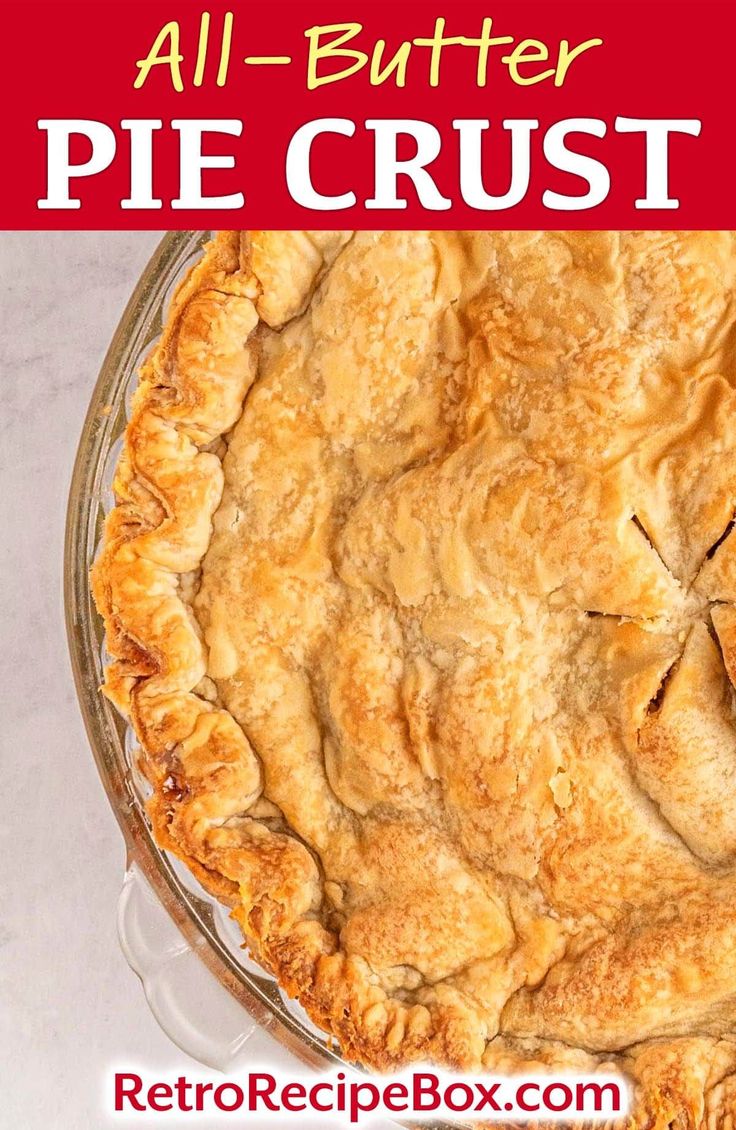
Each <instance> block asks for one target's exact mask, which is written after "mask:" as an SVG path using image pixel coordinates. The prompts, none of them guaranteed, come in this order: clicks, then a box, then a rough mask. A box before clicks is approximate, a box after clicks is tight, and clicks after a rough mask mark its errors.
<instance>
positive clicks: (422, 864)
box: [92, 231, 736, 1130]
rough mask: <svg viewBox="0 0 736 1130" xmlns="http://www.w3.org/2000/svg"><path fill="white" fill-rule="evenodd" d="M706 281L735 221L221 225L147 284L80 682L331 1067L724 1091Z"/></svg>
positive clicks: (731, 427) (714, 316) (680, 1099)
mask: <svg viewBox="0 0 736 1130" xmlns="http://www.w3.org/2000/svg"><path fill="white" fill-rule="evenodd" d="M735 277H736V248H735V246H734V239H733V235H732V233H718V232H712V233H709V232H706V233H682V232H680V233H615V232H598V233H595V232H591V233H582V232H578V233H540V232H527V233H521V232H517V233H504V232H473V233H454V232H376V233H372V232H359V233H350V232H261V231H253V232H244V233H238V232H225V233H220V234H219V235H218V236H217V237H216V239H215V240H214V241H213V242H211V243H210V244H208V246H207V248H206V250H205V253H204V255H203V257H202V258H201V260H200V261H199V262H198V264H197V265H196V266H195V267H194V269H193V270H192V271H191V272H190V273H189V275H188V276H187V277H186V279H185V280H184V281H183V282H182V283H181V284H180V286H179V288H178V289H177V291H176V293H175V295H174V298H173V301H172V305H171V310H170V311H169V315H168V318H167V322H166V326H165V329H164V332H163V335H162V338H161V340H160V342H159V344H158V345H157V346H156V348H155V350H154V352H153V354H152V356H151V357H150V358H149V360H148V361H147V362H146V364H145V365H144V367H143V371H142V373H141V384H140V388H139V389H138V391H137V393H136V395H135V398H134V403H133V410H132V415H131V419H130V423H129V425H128V428H127V430H126V436H125V446H124V449H123V452H122V455H121V457H120V462H119V465H118V469H117V474H116V478H115V484H114V489H115V495H116V506H115V509H114V510H113V511H112V513H111V514H110V516H109V517H108V519H107V522H106V527H105V539H104V546H103V551H102V554H101V556H100V558H99V560H98V562H97V564H96V565H95V567H94V570H93V576H92V582H93V590H94V596H95V600H96V603H97V606H98V609H99V611H100V613H101V615H102V616H103V617H104V620H105V625H106V630H107V646H108V650H109V652H110V655H111V657H112V662H111V664H110V666H109V667H108V668H107V672H106V684H105V692H106V693H107V694H108V695H109V697H110V698H111V699H112V701H113V702H114V703H115V704H116V706H118V708H119V709H120V710H122V711H123V712H124V713H126V714H127V715H128V716H129V717H130V719H131V721H132V723H133V725H134V726H135V729H136V733H137V735H138V737H139V740H140V743H141V747H142V765H143V768H144V770H145V773H146V775H147V777H148V779H149V780H150V782H151V784H152V786H153V790H154V791H153V796H152V798H151V800H150V802H149V813H150V817H151V820H152V824H153V827H154V831H155V833H156V836H157V839H158V841H159V843H160V844H161V845H162V846H163V847H165V848H167V849H168V850H171V851H173V852H174V853H176V854H177V855H178V856H179V857H180V858H182V859H183V860H184V861H185V862H186V863H187V864H188V865H189V866H190V867H191V868H192V870H193V871H194V873H195V874H196V875H197V877H198V878H199V879H200V880H201V881H202V882H203V883H204V885H205V886H206V887H208V889H210V890H211V891H212V892H213V893H214V894H216V895H217V897H219V898H221V899H222V900H223V901H224V902H226V903H227V904H228V905H229V906H231V907H232V913H233V916H234V917H235V918H236V920H237V921H238V922H239V924H240V926H241V928H242V931H243V935H244V937H245V939H246V941H247V944H248V945H249V947H250V949H251V950H252V952H253V953H254V954H255V956H256V957H257V958H258V960H260V961H261V962H262V963H263V964H264V965H266V966H267V967H268V968H270V969H271V970H273V972H274V973H275V975H276V976H277V977H278V979H279V982H280V984H281V985H282V986H283V987H284V988H285V990H286V991H287V992H288V993H290V994H291V995H293V996H295V997H297V998H298V999H299V1000H300V1001H301V1003H302V1004H303V1005H304V1007H305V1008H306V1009H307V1011H308V1012H309V1014H310V1015H311V1016H312V1018H313V1019H314V1020H315V1021H316V1022H317V1023H318V1024H320V1025H321V1026H322V1027H323V1028H324V1029H325V1030H326V1031H327V1032H329V1033H331V1034H332V1035H334V1036H335V1037H336V1038H337V1040H338V1041H339V1043H340V1047H341V1049H342V1052H343V1054H344V1055H345V1056H346V1057H347V1058H349V1059H354V1060H357V1061H360V1062H362V1063H364V1064H367V1065H369V1066H373V1067H375V1068H378V1069H381V1070H387V1069H391V1068H395V1067H399V1066H402V1065H406V1064H411V1063H417V1062H421V1061H426V1060H430V1061H434V1062H436V1063H439V1064H443V1065H447V1066H450V1067H453V1068H457V1069H462V1070H469V1071H477V1070H486V1071H499V1072H511V1071H519V1070H528V1071H552V1072H555V1071H556V1072H561V1071H567V1070H571V1071H609V1070H619V1071H623V1072H625V1073H626V1074H627V1076H628V1077H629V1078H630V1079H631V1080H632V1081H633V1084H634V1087H635V1102H634V1108H633V1112H632V1114H631V1116H630V1117H629V1118H628V1119H624V1120H619V1122H618V1123H616V1124H615V1125H616V1126H617V1127H621V1128H622V1127H623V1126H629V1127H632V1128H634V1127H636V1130H665V1128H667V1130H673V1128H677V1130H686V1128H690V1130H721V1128H723V1130H727V1128H728V1127H730V1125H731V1122H732V1121H734V1119H736V1106H735V1103H736V1084H734V1079H735V1078H736V1043H734V1042H732V1034H733V1033H734V1030H735V1029H736V1003H735V1002H736V963H735V962H734V958H733V953H734V948H735V945H734V944H735V943H736V902H735V899H734V896H735V895H736V879H735V878H734V864H735V863H736V858H735V855H736V815H735V813H736V728H735V727H734V697H733V696H734V691H733V682H734V671H735V670H736V662H735V661H734V655H735V654H736V644H735V643H734V640H736V619H735V618H736V612H735V611H734V607H733V603H732V602H733V601H734V600H736V587H734V580H733V576H736V571H734V570H733V569H732V568H731V564H732V562H731V558H732V556H733V552H732V541H733V534H732V533H731V523H732V520H733V517H734V513H735V512H736V392H735V391H734V389H735V387H736V369H734V356H733V347H732V340H733V334H732V321H733V316H732V310H733V298H734V278H735ZM732 574H733V576H732ZM611 1125H613V1124H611Z"/></svg>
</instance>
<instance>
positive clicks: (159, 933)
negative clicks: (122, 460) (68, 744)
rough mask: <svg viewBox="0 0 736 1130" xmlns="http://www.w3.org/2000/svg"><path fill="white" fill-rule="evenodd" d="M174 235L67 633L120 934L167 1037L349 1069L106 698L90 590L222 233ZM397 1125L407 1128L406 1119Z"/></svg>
mask: <svg viewBox="0 0 736 1130" xmlns="http://www.w3.org/2000/svg"><path fill="white" fill-rule="evenodd" d="M209 234H210V233H208V232H171V233H169V234H168V235H166V236H165V237H164V239H163V240H162V242H161V243H160V244H159V246H158V248H157V250H156V251H155V253H154V255H153V257H152V258H151V260H150V262H149V264H148V266H147V267H146V269H145V271H144V272H143V275H142V277H141V279H140V281H139V283H138V285H137V287H136V288H135V291H134V292H133V294H132V296H131V298H130V301H129V302H128V305H127V307H126V309H125V312H124V313H123V316H122V319H121V321H120V324H119V326H118V329H117V331H116V333H115V336H114V338H113V340H112V343H111V345H110V348H109V350H108V352H107V356H106V357H105V361H104V363H103V366H102V371H101V373H100V376H99V379H98V381H97V384H96V387H95V389H94V392H93V394H92V400H91V403H90V406H89V410H88V413H87V418H86V420H85V423H84V428H83V431H82V435H81V439H80V443H79V450H78V453H77V459H76V463H75V467H74V473H73V478H72V484H71V491H70V497H69V509H68V515H67V527H66V548H65V604H66V620H67V632H68V638H69V647H70V651H71V659H72V666H73V670H74V678H75V682H76V687H77V694H78V697H79V702H80V705H81V709H82V713H83V715H84V720H85V724H86V727H87V733H88V736H89V740H90V744H91V746H92V751H93V753H94V756H95V760H96V762H97V767H98V769H99V773H100V776H101V778H102V781H103V784H104V787H105V790H106V792H107V795H108V798H109V800H110V803H111V805H112V808H113V811H114V812H115V815H116V817H117V820H118V823H119V825H120V828H121V830H122V833H123V836H124V838H125V844H126V848H127V871H126V874H125V879H124V883H123V888H122V892H121V896H120V902H119V913H118V929H119V935H120V942H121V945H122V948H123V952H124V953H125V956H126V958H127V960H128V963H129V964H130V965H131V967H132V968H133V969H134V970H135V972H136V973H137V974H138V975H139V977H140V979H141V981H142V983H143V987H144V990H145V994H146V997H147V999H148V1003H149V1005H150V1007H151V1010H152V1012H153V1014H154V1016H155V1017H156V1019H157V1020H158V1022H159V1024H160V1025H161V1027H162V1028H163V1029H164V1031H165V1032H166V1033H167V1034H168V1035H169V1036H170V1037H171V1039H172V1040H173V1041H174V1042H175V1043H176V1044H177V1045H178V1046H179V1047H180V1048H182V1050H184V1051H186V1052H187V1053H188V1054H190V1055H191V1056H193V1057H194V1058H195V1059H197V1060H198V1061H200V1062H201V1063H204V1064H206V1065H207V1066H209V1067H212V1068H216V1069H219V1070H221V1071H227V1072H232V1071H233V1070H234V1069H236V1068H237V1067H239V1066H243V1065H244V1064H246V1063H247V1064H248V1065H249V1066H252V1065H254V1064H261V1065H266V1064H267V1065H269V1066H270V1067H271V1068H272V1069H273V1067H279V1066H283V1067H291V1070H292V1071H293V1070H294V1069H295V1068H297V1069H299V1068H300V1067H301V1065H302V1064H307V1065H308V1066H311V1067H313V1068H329V1067H341V1068H345V1067H346V1064H345V1063H344V1061H343V1060H342V1059H341V1057H340V1055H339V1053H338V1050H337V1048H336V1046H335V1045H334V1044H332V1043H331V1042H330V1038H329V1037H328V1036H327V1035H326V1034H325V1033H323V1032H321V1031H320V1030H319V1029H318V1028H317V1027H316V1026H315V1025H313V1024H312V1023H311V1021H310V1020H309V1018H308V1017H307V1015H306V1013H305V1012H304V1010H303V1009H302V1008H301V1007H300V1006H299V1005H298V1004H297V1003H296V1002H295V1001H293V1000H290V999H289V998H288V997H287V996H286V994H284V993H282V991H281V990H280V988H279V986H278V984H277V983H276V981H275V980H274V979H273V978H272V977H270V976H269V975H268V974H267V973H266V972H264V970H263V969H262V968H261V967H260V966H259V965H257V964H256V963H255V962H254V961H253V960H252V959H251V958H250V957H249V955H248V953H247V951H246V950H244V949H243V948H242V937H241V935H240V931H239V929H238V928H237V926H236V925H235V923H233V922H232V921H231V919H230V917H229V915H228V912H227V910H226V908H224V907H223V906H221V905H220V904H219V903H218V902H217V901H216V900H215V899H213V898H212V897H211V896H210V895H208V894H207V892H206V891H205V890H204V889H203V888H202V887H201V886H200V885H199V883H198V882H197V881H196V879H194V877H193V876H192V875H191V874H190V873H189V871H188V870H187V869H186V868H185V867H184V866H183V865H182V864H181V863H179V862H178V861H177V860H176V859H175V858H174V857H173V856H171V855H170V854H169V853H167V852H165V851H162V850H161V849H160V848H159V847H158V846H157V845H156V843H155V841H154V839H153V835H152V832H151V828H150V825H149V822H148V819H147V817H146V813H145V807H144V804H145V800H146V796H147V795H148V785H147V782H146V781H145V779H144V778H143V777H142V775H141V773H140V772H139V770H138V769H137V767H136V748H137V747H136V738H135V734H134V732H133V730H132V728H131V727H130V726H128V725H127V723H126V721H125V719H123V718H122V717H121V716H120V715H119V714H118V712H117V711H116V710H115V709H114V707H113V706H112V705H111V704H110V703H109V702H108V701H107V699H105V698H104V696H103V695H102V694H100V691H99V687H100V684H101V683H102V680H103V666H104V664H105V662H106V651H105V639H104V631H103V626H102V622H101V620H100V618H99V617H98V615H97V613H96V611H95V608H94V605H93V602H92V598H91V594H90V589H89V582H88V578H89V569H90V566H91V565H92V563H93V561H94V559H95V556H96V554H97V552H98V549H99V546H100V540H101V535H102V524H103V521H104V517H105V514H106V513H107V512H108V511H109V509H110V508H111V507H112V505H113V494H112V480H113V474H114V470H115V464H116V463H117V460H118V457H119V454H120V449H121V445H122V436H123V432H124V429H125V426H126V422H127V419H128V414H129V411H130V403H131V397H132V394H133V392H134V389H135V386H136V382H137V371H138V368H139V366H140V364H141V363H142V361H143V360H144V358H145V357H146V355H147V354H148V353H149V351H150V350H151V348H152V347H153V345H154V344H155V343H156V341H157V339H158V337H159V335H160V333H161V329H162V324H163V318H164V316H165V312H166V310H167V307H168V304H169V300H170V298H171V294H172V292H173V290H174V288H175V287H176V285H177V283H178V282H179V280H180V279H181V277H182V275H183V274H184V273H185V271H186V270H187V268H188V267H189V265H190V264H191V263H192V261H193V260H195V259H196V258H197V255H198V253H199V251H200V248H201V246H202V244H203V242H204V241H205V239H206V238H207V237H208V236H209ZM392 1125H394V1124H392Z"/></svg>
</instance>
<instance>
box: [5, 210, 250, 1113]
mask: <svg viewBox="0 0 736 1130" xmlns="http://www.w3.org/2000/svg"><path fill="white" fill-rule="evenodd" d="M158 238H159V236H158V233H153V232H147V233H123V232H97V233H95V232H84V233H81V234H65V233H59V232H38V233H3V234H0V276H1V278H0V282H1V285H2V299H1V304H0V366H1V367H2V376H1V377H0V429H1V433H2V435H1V439H0V475H1V476H2V478H1V482H2V489H1V490H0V509H1V511H2V513H1V519H0V529H2V531H3V534H2V542H1V543H0V553H1V555H2V556H1V560H2V566H1V568H2V584H1V585H0V625H1V626H2V627H1V630H2V672H3V673H2V679H1V680H0V717H1V718H2V725H1V727H0V729H1V732H2V738H1V739H0V741H1V744H2V753H1V755H0V756H1V759H2V767H3V770H2V772H3V785H4V787H3V798H2V802H1V804H0V889H1V891H2V913H1V915H0V1078H1V1079H2V1097H1V1098H0V1128H2V1130H4V1128H5V1127H7V1128H8V1130H10V1128H13V1130H15V1128H16V1127H22V1128H23V1130H50V1128H53V1130H90V1128H94V1130H104V1128H105V1127H107V1126H112V1125H113V1124H115V1125H119V1123H117V1122H116V1123H113V1120H112V1119H111V1118H109V1117H108V1116H107V1115H106V1114H105V1111H104V1101H103V1079H104V1076H105V1073H106V1071H107V1070H108V1069H109V1067H110V1066H111V1065H116V1064H118V1065H120V1064H136V1063H137V1064H141V1065H145V1066H146V1067H148V1068H150V1069H151V1070H159V1069H170V1068H182V1069H184V1068H186V1067H193V1066H194V1064H193V1061H191V1060H188V1059H187V1057H185V1056H184V1055H183V1054H182V1053H180V1052H179V1051H178V1050H177V1049H176V1048H175V1047H174V1046H173V1044H171V1043H169V1041H168V1039H167V1037H166V1036H164V1034H163V1033H162V1032H161V1031H160V1030H159V1028H158V1027H157V1025H156V1023H155V1021H154V1020H153V1018H152V1016H151V1014H150V1012H149V1011H148V1007H147V1005H146V1002H145V1000H144V997H143V993H142V990H141V988H140V985H139V983H138V981H137V979H136V977H135V976H134V975H133V974H132V973H131V972H130V970H129V969H128V967H127V965H126V964H125V961H124V959H123V956H122V954H121V952H120V949H119V947H118V942H117V937H116V933H115V907H116V902H117V898H118V893H119V891H120V885H121V881H122V876H123V865H124V853H123V842H122V839H121V836H120V834H119V832H118V829H117V825H116V824H115V821H114V819H113V816H112V813H111V811H110V810H109V808H108V804H107V800H106V798H105V796H104V793H103V791H102V787H101V785H100V783H99V781H98V778H97V774H96V770H95V767H94V763H93V761H92V756H91V754H90V752H89V748H88V745H87V740H86V736H85V733H84V729H83V726H82V722H81V718H80V715H79V711H78V708H77V703H76V699H75V693H74V688H73V685H72V677H71V671H70V666H69V659H68V655H67V647H66V640H65V635H64V625H63V607H62V593H61V576H62V547H63V529H64V515H65V509H66V496H67V491H68V487H69V479H70V475H71V468H72V463H73V460H74V454H75V449H76V444H77V439H78V435H79V431H80V428H81V425H82V421H83V418H84V413H85V409H86V405H87V401H88V399H89V396H90V392H91V390H92V387H93V385H94V382H95V379H96V375H97V372H98V369H99V366H100V363H101V361H102V358H103V355H104V353H105V349H106V347H107V344H108V342H109V340H110V337H111V335H112V333H113V330H114V328H115V325H116V323H117V320H118V318H119V316H120V313H121V311H122V308H123V306H124V304H125V301H126V299H127V297H128V295H129V293H130V291H131V289H132V287H133V285H134V283H135V281H136V279H137V278H138V276H139V274H140V272H141V270H142V269H143V266H144V265H145V263H146V260H147V259H148V257H149V255H150V254H151V252H152V250H153V248H154V247H155V245H156V242H157V240H158ZM144 1124H145V1125H158V1123H157V1122H149V1121H148V1120H146V1122H145V1123H144ZM228 1124H229V1123H228ZM167 1125H171V1124H170V1123H167Z"/></svg>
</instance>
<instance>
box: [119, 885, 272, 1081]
mask: <svg viewBox="0 0 736 1130" xmlns="http://www.w3.org/2000/svg"><path fill="white" fill-rule="evenodd" d="M117 927H118V937H119V939H120V946H121V948H122V951H123V954H124V956H125V959H126V961H127V962H128V965H129V966H130V968H131V969H132V970H133V972H134V973H136V974H137V975H138V977H139V978H140V980H141V983H142V985H143V991H144V993H145V996H146V1000H147V1001H148V1005H149V1008H150V1009H151V1012H152V1013H153V1015H154V1017H155V1018H156V1020H157V1022H158V1024H159V1025H160V1027H161V1028H162V1029H163V1031H164V1032H165V1033H166V1035H167V1036H168V1037H169V1038H170V1039H171V1040H173V1042H174V1043H175V1044H176V1045H177V1047H179V1048H180V1049H181V1050H182V1051H183V1052H186V1054H187V1055H189V1056H191V1057H192V1058H193V1059H195V1060H198V1061H199V1062H200V1063H203V1064H205V1065H206V1066H207V1067H211V1068H215V1069H216V1070H218V1071H222V1072H230V1071H232V1070H233V1068H235V1067H236V1066H238V1065H241V1064H242V1063H243V1062H244V1061H246V1060H247V1061H248V1062H249V1063H259V1064H260V1063H266V1062H270V1063H272V1064H273V1063H274V1061H278V1060H279V1059H280V1058H281V1059H283V1055H284V1052H283V1049H282V1048H280V1047H279V1045H278V1044H277V1043H276V1042H275V1041H274V1040H273V1039H272V1038H271V1037H270V1036H269V1035H268V1034H267V1033H266V1032H265V1030H264V1028H263V1027H262V1026H261V1025H260V1024H259V1023H258V1022H257V1021H256V1020H254V1019H253V1017H252V1016H250V1014H249V1013H248V1012H247V1010H246V1009H245V1008H244V1007H243V1005H242V1004H240V1003H239V1002H238V1001H237V1000H236V999H235V997H233V996H232V995H231V994H230V993H229V992H228V990H227V989H226V988H225V987H224V986H223V985H221V984H220V983H219V982H218V981H217V979H216V978H215V976H214V975H213V974H212V973H211V972H210V970H209V969H208V968H207V966H206V965H205V963H204V961H202V960H201V959H200V957H199V955H198V954H197V952H196V949H195V948H194V947H193V946H191V945H190V944H189V942H188V941H187V940H186V938H185V937H184V936H183V934H181V933H180V931H179V929H178V928H177V926H176V925H175V923H174V922H173V921H172V919H171V918H170V917H169V915H168V913H167V912H166V910H165V909H164V907H163V906H162V905H161V903H160V902H159V901H158V899H157V898H156V895H155V894H154V892H153V890H152V889H151V887H150V886H149V884H148V882H147V880H146V878H145V876H144V875H143V872H142V871H141V869H140V867H139V866H138V865H137V864H135V863H130V865H129V867H128V870H127V871H126V873H125V880H124V882H123V889H122V891H121V892H120V898H119V901H118V915H117ZM203 944H204V943H203Z"/></svg>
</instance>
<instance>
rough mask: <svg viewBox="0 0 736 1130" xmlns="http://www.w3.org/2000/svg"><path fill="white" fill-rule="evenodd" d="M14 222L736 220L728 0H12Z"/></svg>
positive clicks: (664, 223)
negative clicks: (482, 0) (686, 0)
mask: <svg viewBox="0 0 736 1130" xmlns="http://www.w3.org/2000/svg"><path fill="white" fill-rule="evenodd" d="M4 31H5V44H6V50H5V53H4V54H5V59H4V62H3V69H2V82H3V87H4V89H3V107H4V116H5V122H4V141H5V146H6V154H7V157H6V161H5V171H4V176H3V178H2V194H3V214H4V226H5V227H7V228H82V229H85V228H110V229H112V228H127V227H129V228H162V227H169V228H210V227H212V228H216V227H256V226H257V227H260V228H290V227H297V228H302V227H303V228H319V227H325V228H335V227H346V228H347V227H350V228H355V227H358V228H361V227H362V228H371V227H389V228H391V227H393V228H412V227H427V226H431V227H435V228H493V227H497V228H527V227H529V228H623V227H627V228H628V227H634V228H661V227H673V228H687V227H692V228H721V227H731V226H736V225H735V224H734V221H735V220H736V202H735V194H734V190H733V186H732V183H731V177H730V175H729V173H730V170H731V168H732V167H733V156H732V154H733V148H734V129H733V124H732V114H733V110H732V107H733V78H732V74H731V71H732V68H731V67H730V66H729V63H728V60H727V58H726V52H725V49H724V45H728V44H729V43H731V42H732V41H733V36H734V32H735V31H736V5H734V4H732V3H713V2H703V3H700V4H699V5H697V6H692V5H685V4H683V3H659V2H656V0H655V2H652V0H640V2H639V3H628V2H623V3H622V2H619V3H597V4H595V3H557V4H550V3H510V2H503V3H489V4H479V3H475V2H472V3H471V2H469V3H463V2H458V0H455V2H453V3H452V4H445V5H442V6H440V5H437V6H433V5H432V4H427V3H421V4H413V3H399V2H394V3H391V4H389V3H386V2H383V0H381V2H376V0H373V2H370V3H369V2H368V0H313V2H311V3H310V4H303V3H292V4H290V3H284V2H283V0H282V2H281V3H279V4H255V3H242V2H240V3H238V2H233V0H231V2H230V3H229V4H227V3H219V2H217V3H215V2H211V3H207V2H206V0H204V2H203V3H200V4H197V3H192V2H191V0H166V3H163V2H161V0H147V2H145V3H137V2H127V3H113V2H107V3H104V4H100V3H89V2H82V0H71V2H69V3H61V2H59V3H38V2H36V3H34V2H33V0H23V2H22V3H20V2H18V3H15V2H11V3H8V2H7V0H6V3H5V5H4Z"/></svg>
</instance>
